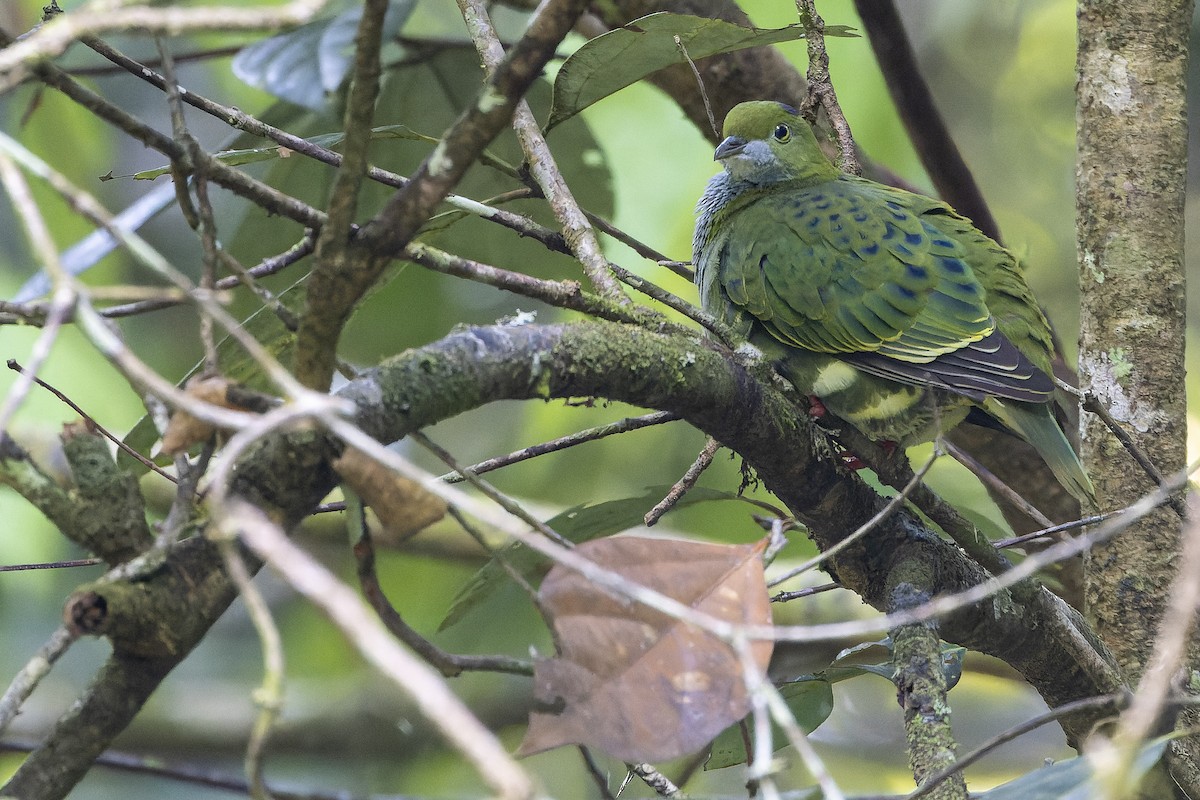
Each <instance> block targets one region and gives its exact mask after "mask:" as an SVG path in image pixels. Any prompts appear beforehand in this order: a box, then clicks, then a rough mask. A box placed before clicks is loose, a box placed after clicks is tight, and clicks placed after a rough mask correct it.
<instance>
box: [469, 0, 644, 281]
mask: <svg viewBox="0 0 1200 800" xmlns="http://www.w3.org/2000/svg"><path fill="white" fill-rule="evenodd" d="M458 8H459V11H461V12H462V15H463V20H464V21H465V22H466V23H467V32H468V34H469V35H470V36H471V40H472V41H473V42H474V43H475V49H476V50H478V52H479V57H480V59H482V61H483V64H484V66H485V68H486V69H487V72H488V74H489V76H490V75H492V74H494V73H495V71H496V70H497V69H498V68H499V67H500V64H501V62H503V60H504V47H503V46H502V45H501V44H500V37H499V36H497V34H496V30H495V28H493V27H492V21H491V17H490V15H489V14H488V10H487V6H486V5H485V4H484V2H483V0H458ZM512 124H513V129H514V130H515V131H516V132H517V139H518V140H519V141H520V143H521V149H522V151H524V153H525V162H526V164H527V166H528V168H529V173H530V175H532V176H533V179H534V180H535V181H536V182H537V185H538V186H540V187H541V189H542V195H543V196H544V197H545V198H546V200H547V202H549V203H550V208H551V209H553V211H554V216H555V218H556V219H557V220H558V221H559V224H561V225H562V232H563V237H564V238H565V239H566V240H567V245H568V247H570V248H571V252H572V253H573V254H574V256H575V258H577V259H578V260H579V263H580V264H582V265H583V271H584V274H586V275H587V277H588V280H589V281H591V283H592V286H593V288H594V289H595V290H596V292H597V293H598V294H599V295H600V296H601V297H603V298H605V299H607V300H610V301H613V302H616V303H619V304H626V303H629V302H630V301H629V298H628V297H626V296H625V293H624V292H622V291H621V288H620V285H619V284H618V283H617V282H616V281H615V280H614V279H613V276H612V274H611V273H610V272H609V269H608V260H607V259H606V258H604V254H603V253H602V252H601V250H600V243H599V242H598V241H597V240H596V233H595V231H593V230H592V226H591V225H590V224H589V222H588V219H587V217H586V216H585V215H584V213H583V211H582V210H581V209H580V208H579V204H578V203H577V202H576V201H575V196H574V195H573V194H572V193H571V189H570V187H569V186H567V182H566V181H565V180H563V176H562V173H561V172H560V171H559V169H558V165H557V164H556V163H555V160H554V156H553V154H552V153H551V152H550V148H549V147H548V146H547V145H546V138H545V136H543V135H542V130H541V128H540V127H539V126H538V124H537V120H536V119H534V116H533V111H532V110H530V108H529V103H528V102H526V101H525V100H523V99H522V100H520V101H518V102H517V104H516V107H515V108H514V109H513V117H512Z"/></svg>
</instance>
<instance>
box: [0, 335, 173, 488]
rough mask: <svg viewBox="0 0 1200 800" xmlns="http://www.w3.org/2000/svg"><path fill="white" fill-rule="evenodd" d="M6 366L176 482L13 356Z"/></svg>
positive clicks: (90, 425) (104, 435)
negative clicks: (25, 376) (26, 377)
mask: <svg viewBox="0 0 1200 800" xmlns="http://www.w3.org/2000/svg"><path fill="white" fill-rule="evenodd" d="M8 368H9V369H11V370H16V371H17V372H20V373H22V374H28V375H29V377H30V379H31V380H32V381H33V382H34V383H36V384H37V385H38V386H40V387H42V388H43V389H45V390H46V391H48V392H50V394H52V395H54V396H55V397H57V398H58V399H59V400H61V401H62V402H64V403H66V404H67V406H69V407H70V409H71V410H72V411H74V412H75V413H76V414H78V415H79V416H80V417H82V418H83V421H84V422H85V423H87V424H88V426H89V427H90V428H92V429H93V430H95V431H96V432H97V433H99V434H100V435H101V436H103V437H104V438H105V439H108V440H109V441H110V442H112V443H113V444H115V445H116V446H117V448H118V449H119V450H121V451H122V452H124V453H126V454H128V455H129V456H130V457H132V458H135V459H137V460H138V461H139V462H141V463H142V465H143V466H144V467H146V469H149V470H153V471H154V472H156V473H158V474H159V475H161V476H162V477H164V478H166V479H167V480H169V481H170V482H171V483H176V482H177V480H178V479H177V478H176V477H175V476H174V475H172V474H171V473H169V472H167V471H166V470H164V469H163V468H162V467H160V466H158V464H155V463H154V462H153V461H151V460H150V459H148V458H146V457H145V456H144V455H142V454H141V453H139V452H138V451H137V450H134V449H133V448H132V447H130V446H129V445H127V444H125V442H123V441H122V440H121V439H120V438H118V437H117V436H116V435H114V434H113V433H112V432H110V431H109V430H108V429H107V428H105V427H104V426H103V425H101V424H100V423H99V422H97V421H96V420H95V418H93V417H92V416H91V415H90V414H88V413H87V412H86V411H84V410H83V408H81V407H80V406H79V404H78V403H76V402H75V401H74V400H72V399H71V398H69V397H67V396H66V395H65V394H63V393H62V392H61V391H59V390H58V389H56V388H55V387H53V386H51V385H50V384H49V383H46V382H45V381H44V380H42V379H41V378H39V377H37V376H36V375H33V374H32V373H29V372H28V370H26V369H25V368H24V367H23V366H21V364H20V363H19V362H18V361H17V360H16V359H15V358H10V359H9V360H8Z"/></svg>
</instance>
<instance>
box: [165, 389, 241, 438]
mask: <svg viewBox="0 0 1200 800" xmlns="http://www.w3.org/2000/svg"><path fill="white" fill-rule="evenodd" d="M232 385H233V383H232V381H230V380H229V379H228V378H226V377H224V376H223V375H209V376H206V377H205V376H201V375H196V376H194V377H193V378H192V379H191V380H189V381H188V382H187V386H185V387H184V389H183V391H184V393H185V394H187V395H188V396H189V397H193V398H195V399H197V400H200V401H202V402H205V403H210V404H211V405H214V406H222V407H224V408H236V406H234V405H233V404H232V403H230V402H229V400H228V398H227V394H228V392H229V388H230V386H232ZM215 432H216V428H214V427H213V426H212V425H210V424H208V423H207V422H204V421H203V420H199V419H196V418H195V417H193V416H192V415H191V414H189V413H187V412H186V411H184V410H183V409H181V408H180V409H176V410H175V413H174V414H172V415H171V421H170V422H168V423H167V429H166V430H165V431H163V437H162V452H164V453H166V454H167V455H172V456H173V455H175V454H176V453H182V452H183V451H184V450H187V449H188V448H189V447H191V446H192V445H194V444H196V443H198V442H206V441H208V439H209V437H211V436H212V435H213V433H215Z"/></svg>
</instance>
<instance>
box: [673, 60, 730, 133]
mask: <svg viewBox="0 0 1200 800" xmlns="http://www.w3.org/2000/svg"><path fill="white" fill-rule="evenodd" d="M673 38H674V39H675V47H676V49H678V50H679V52H680V53H681V54H682V55H683V60H684V61H686V62H687V65H688V66H689V67H691V68H692V74H693V75H694V76H696V88H697V90H698V91H699V92H700V99H701V100H702V101H704V113H705V115H706V116H707V117H708V126H709V127H710V128H712V132H713V136H715V137H716V138H718V139H720V138H721V129H720V128H718V127H717V118H716V116H715V115H714V114H713V110H712V103H710V102H709V100H708V92H706V91H705V90H704V79H703V78H701V77H700V70H698V69H696V62H695V61H692V57H691V56H689V55H688V51H687V48H686V47H684V46H683V40H682V39H680V38H679V37H678V36H675V37H673Z"/></svg>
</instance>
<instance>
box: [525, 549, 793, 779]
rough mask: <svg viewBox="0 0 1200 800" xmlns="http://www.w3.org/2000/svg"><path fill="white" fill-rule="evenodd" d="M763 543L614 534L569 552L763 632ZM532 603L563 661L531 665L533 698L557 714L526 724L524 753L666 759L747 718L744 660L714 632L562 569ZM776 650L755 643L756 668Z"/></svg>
mask: <svg viewBox="0 0 1200 800" xmlns="http://www.w3.org/2000/svg"><path fill="white" fill-rule="evenodd" d="M765 545H766V541H765V540H763V541H760V542H757V543H755V544H748V545H722V544H709V543H701V542H689V541H678V540H673V539H647V538H642V537H637V536H617V537H612V538H608V539H602V540H600V541H595V542H588V543H586V544H583V545H580V546H579V547H578V548H576V550H575V552H576V553H578V554H579V555H582V556H584V557H586V558H588V559H590V560H592V561H593V562H595V563H597V564H599V565H601V566H603V567H605V568H607V569H608V570H610V571H612V572H616V573H619V574H621V575H622V576H624V577H626V578H628V579H630V580H633V581H635V582H637V583H639V584H641V585H643V586H647V587H650V588H652V589H655V590H657V591H659V592H661V593H662V594H664V595H667V596H668V597H671V598H673V599H675V600H678V601H679V602H681V603H683V604H685V605H687V606H689V607H690V608H693V609H695V610H697V611H701V612H703V613H705V614H709V615H711V616H714V617H716V618H718V619H721V620H723V621H726V622H729V623H733V624H745V625H766V624H769V622H770V620H771V611H770V601H769V599H768V596H767V587H766V580H765V578H764V576H763V563H762V552H763V549H764V547H765ZM538 597H539V599H540V601H541V604H542V607H543V608H544V609H545V611H546V613H547V614H548V616H549V617H550V619H551V622H552V625H553V628H554V632H555V641H556V643H557V644H558V647H559V654H558V655H557V656H556V657H555V658H551V659H545V660H541V661H538V662H537V664H536V666H535V667H534V692H535V695H536V697H537V700H538V702H539V703H541V704H542V705H543V706H544V707H545V708H548V709H549V708H552V709H553V710H550V711H542V710H537V711H533V712H532V713H531V714H530V715H529V728H528V729H527V730H526V732H525V738H524V739H523V740H522V742H521V747H520V749H519V751H518V752H519V754H521V755H531V754H533V753H539V752H542V751H543V750H549V749H551V748H554V747H559V746H562V745H565V744H583V745H587V746H589V747H595V748H596V749H598V750H601V751H603V752H605V753H608V754H609V755H611V756H613V757H615V758H619V759H621V760H623V761H633V762H642V761H665V760H668V759H672V758H678V757H680V756H683V755H686V754H688V753H693V752H696V751H697V750H699V749H700V748H702V747H704V746H705V745H706V744H708V743H709V742H710V741H711V740H712V739H713V737H714V736H716V735H717V734H718V733H720V732H721V731H722V730H724V729H725V728H726V727H728V726H729V725H731V724H732V723H733V722H735V721H737V720H739V719H741V718H742V717H744V716H745V715H746V713H747V712H748V711H749V710H750V698H749V694H748V692H747V690H746V681H745V678H744V676H743V661H742V659H741V657H739V655H738V653H737V652H736V651H735V650H734V649H733V647H731V646H730V645H729V644H727V643H725V642H723V641H721V640H720V639H718V638H716V637H715V636H713V635H712V634H709V633H707V632H705V631H703V630H701V629H699V628H697V627H696V626H694V625H690V624H687V623H684V622H681V621H679V620H678V619H675V618H674V617H671V616H669V615H668V614H665V613H663V612H661V611H657V610H654V609H651V608H649V607H647V606H645V605H643V604H641V603H635V602H631V601H629V600H628V599H626V598H623V597H619V596H616V595H615V594H613V593H611V592H610V591H608V590H605V589H603V588H601V587H600V586H598V585H597V584H595V583H593V582H592V581H591V580H590V579H589V578H586V577H584V576H582V575H580V574H579V573H578V572H575V571H573V570H570V569H567V568H566V567H563V566H561V565H558V566H555V567H554V569H552V570H551V571H550V574H549V575H547V576H546V580H545V581H544V582H543V583H542V587H541V590H540V591H539V592H538ZM773 644H774V643H773V642H771V641H755V642H753V643H751V645H750V651H751V656H752V658H753V661H754V663H755V665H756V668H757V669H759V670H766V667H767V662H768V661H769V660H770V658H771V650H772V646H773Z"/></svg>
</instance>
